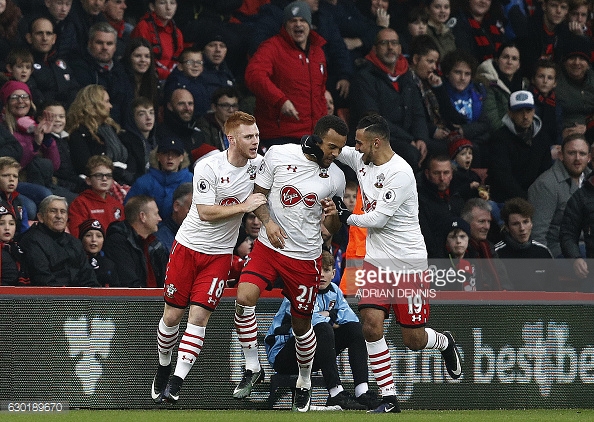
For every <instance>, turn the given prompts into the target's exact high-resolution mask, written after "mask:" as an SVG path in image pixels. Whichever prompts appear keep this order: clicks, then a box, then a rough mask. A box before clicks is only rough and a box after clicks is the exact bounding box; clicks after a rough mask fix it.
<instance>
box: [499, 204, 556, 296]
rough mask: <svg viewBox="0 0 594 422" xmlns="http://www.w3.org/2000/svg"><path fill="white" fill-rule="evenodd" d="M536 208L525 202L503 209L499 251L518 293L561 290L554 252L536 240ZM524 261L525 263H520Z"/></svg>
mask: <svg viewBox="0 0 594 422" xmlns="http://www.w3.org/2000/svg"><path fill="white" fill-rule="evenodd" d="M533 215H534V207H533V206H532V204H530V202H528V201H526V200H525V199H523V198H512V199H509V200H507V201H505V205H504V206H503V208H502V209H501V217H502V218H503V222H504V227H503V231H502V235H503V240H502V241H501V242H499V243H497V244H496V245H495V251H496V252H497V254H498V255H499V257H500V258H501V259H503V260H504V263H505V266H506V267H507V274H508V275H509V278H510V280H511V282H512V283H513V285H514V287H515V289H516V290H546V291H555V290H558V283H559V280H558V278H557V274H556V271H555V267H554V264H553V261H552V258H553V255H552V254H551V251H550V250H549V249H548V248H547V247H546V246H545V245H543V244H542V243H539V242H537V241H535V240H533V239H532V216H533ZM518 259H522V261H518Z"/></svg>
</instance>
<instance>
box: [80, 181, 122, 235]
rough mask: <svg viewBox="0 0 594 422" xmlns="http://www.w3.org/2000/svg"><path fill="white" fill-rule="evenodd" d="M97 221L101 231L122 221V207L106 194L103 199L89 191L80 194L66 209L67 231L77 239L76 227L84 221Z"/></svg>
mask: <svg viewBox="0 0 594 422" xmlns="http://www.w3.org/2000/svg"><path fill="white" fill-rule="evenodd" d="M89 218H94V219H96V220H99V222H100V223H101V225H102V226H103V230H105V231H107V227H108V226H109V225H110V224H111V223H113V222H114V221H123V220H124V206H123V205H122V203H121V202H120V201H118V200H117V199H115V198H114V197H113V196H111V195H109V194H107V195H106V196H105V199H103V198H101V196H99V194H97V193H96V192H94V191H93V190H91V189H86V190H84V191H83V192H81V193H80V194H79V195H78V196H77V197H76V198H75V199H74V201H72V204H70V207H69V208H68V230H69V231H70V234H71V235H72V236H74V237H76V238H78V226H79V225H80V223H82V222H83V221H85V220H88V219H89Z"/></svg>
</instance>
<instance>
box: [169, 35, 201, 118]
mask: <svg viewBox="0 0 594 422" xmlns="http://www.w3.org/2000/svg"><path fill="white" fill-rule="evenodd" d="M203 69H204V60H203V57H202V51H200V50H198V49H197V48H194V47H191V48H186V49H185V50H184V51H182V53H181V54H180V56H179V64H178V65H177V67H176V68H175V69H173V70H172V71H171V73H170V74H169V76H168V77H167V81H166V82H165V87H164V88H163V91H164V93H165V98H169V97H170V96H171V93H172V92H173V91H174V90H175V89H177V88H184V89H187V90H188V91H190V92H191V93H192V97H194V118H195V119H198V118H199V117H201V116H203V115H204V114H206V112H207V111H208V109H209V103H208V101H209V98H210V97H209V96H208V90H207V86H206V84H205V81H204V80H203V78H200V75H201V74H202V70H203Z"/></svg>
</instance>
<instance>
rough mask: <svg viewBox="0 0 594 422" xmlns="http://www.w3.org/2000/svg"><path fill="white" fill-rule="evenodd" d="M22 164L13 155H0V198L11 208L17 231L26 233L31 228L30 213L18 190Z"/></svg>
mask: <svg viewBox="0 0 594 422" xmlns="http://www.w3.org/2000/svg"><path fill="white" fill-rule="evenodd" d="M20 169H21V165H20V164H19V162H18V161H17V160H15V159H14V158H12V157H0V199H2V202H5V203H6V205H8V206H9V207H10V208H12V210H11V213H12V214H13V216H14V217H15V221H16V233H18V234H21V233H24V232H25V231H26V230H27V229H28V228H29V215H28V213H27V208H26V207H25V206H24V204H23V203H22V198H20V197H19V193H18V192H17V191H16V188H17V185H18V184H19V171H20Z"/></svg>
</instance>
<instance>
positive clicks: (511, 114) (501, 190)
mask: <svg viewBox="0 0 594 422" xmlns="http://www.w3.org/2000/svg"><path fill="white" fill-rule="evenodd" d="M503 124H504V126H503V127H502V128H500V129H499V130H497V131H495V133H493V137H492V140H493V141H492V144H491V163H490V164H489V176H488V178H487V180H488V182H489V185H490V186H491V195H492V199H493V200H494V201H495V202H500V203H501V202H505V201H506V200H508V199H510V198H514V197H520V198H527V197H528V188H529V187H530V185H531V184H532V183H533V182H534V181H535V180H536V178H537V177H538V176H539V175H540V174H541V173H543V172H544V171H545V170H547V169H548V168H549V167H551V162H552V160H551V146H552V145H553V142H554V141H553V140H552V139H550V138H549V136H548V134H547V133H546V132H544V131H543V130H542V122H541V120H540V118H539V117H538V116H536V115H535V113H534V97H533V96H532V93H531V92H529V91H516V92H513V93H512V94H511V96H510V99H509V111H508V112H507V115H506V116H505V117H504V118H503Z"/></svg>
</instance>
